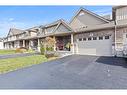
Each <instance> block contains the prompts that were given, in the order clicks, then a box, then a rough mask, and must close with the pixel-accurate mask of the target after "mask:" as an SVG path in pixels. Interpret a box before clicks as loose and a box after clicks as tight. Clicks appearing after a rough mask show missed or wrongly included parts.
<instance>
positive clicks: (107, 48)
mask: <svg viewBox="0 0 127 95" xmlns="http://www.w3.org/2000/svg"><path fill="white" fill-rule="evenodd" d="M77 44H78V53H79V54H83V55H97V56H111V55H112V40H111V37H110V36H101V37H89V38H79V39H78V41H77Z"/></svg>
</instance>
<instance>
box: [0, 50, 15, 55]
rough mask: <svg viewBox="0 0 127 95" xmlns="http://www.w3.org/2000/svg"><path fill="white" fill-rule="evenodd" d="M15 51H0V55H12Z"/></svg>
mask: <svg viewBox="0 0 127 95" xmlns="http://www.w3.org/2000/svg"><path fill="white" fill-rule="evenodd" d="M14 53H15V50H0V55H3V54H14Z"/></svg>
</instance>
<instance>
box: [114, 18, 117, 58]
mask: <svg viewBox="0 0 127 95" xmlns="http://www.w3.org/2000/svg"><path fill="white" fill-rule="evenodd" d="M116 30H117V21H116V20H115V45H114V52H115V55H114V56H115V57H117V50H116Z"/></svg>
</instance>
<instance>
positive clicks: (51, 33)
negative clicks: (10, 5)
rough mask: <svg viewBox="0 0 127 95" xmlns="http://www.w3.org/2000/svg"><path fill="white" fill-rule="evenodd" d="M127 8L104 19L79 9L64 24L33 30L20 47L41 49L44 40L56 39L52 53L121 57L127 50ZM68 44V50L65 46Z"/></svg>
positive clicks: (116, 11)
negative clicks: (47, 38)
mask: <svg viewBox="0 0 127 95" xmlns="http://www.w3.org/2000/svg"><path fill="white" fill-rule="evenodd" d="M126 28H127V6H114V7H113V8H112V19H111V18H110V19H108V18H104V17H102V16H100V15H98V14H95V13H93V12H91V11H89V10H86V9H84V8H80V9H79V10H78V11H77V12H76V14H75V15H74V16H73V17H72V19H71V21H70V22H69V23H67V22H66V21H64V20H62V19H61V20H58V21H56V22H53V23H50V24H47V25H41V26H37V27H33V28H30V29H27V30H23V31H25V36H24V37H22V38H20V41H22V46H23V47H27V48H29V49H30V48H34V49H38V50H39V48H40V42H41V41H43V39H44V38H45V37H53V38H54V39H55V40H56V43H55V45H54V50H55V51H70V52H72V53H75V54H83V55H97V56H114V55H123V54H124V51H125V49H127V47H126V44H127V29H126ZM68 43H71V47H70V49H67V48H66V45H67V44H68Z"/></svg>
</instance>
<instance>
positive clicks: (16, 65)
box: [0, 55, 51, 73]
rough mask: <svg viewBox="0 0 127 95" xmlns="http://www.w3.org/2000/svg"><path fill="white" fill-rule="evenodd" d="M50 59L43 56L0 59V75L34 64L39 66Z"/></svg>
mask: <svg viewBox="0 0 127 95" xmlns="http://www.w3.org/2000/svg"><path fill="white" fill-rule="evenodd" d="M48 60H51V59H47V58H46V57H45V56H43V55H32V56H27V57H18V58H9V59H0V73H6V72H10V71H13V70H17V69H20V68H24V67H28V66H31V65H34V64H40V63H42V62H46V61H48Z"/></svg>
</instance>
